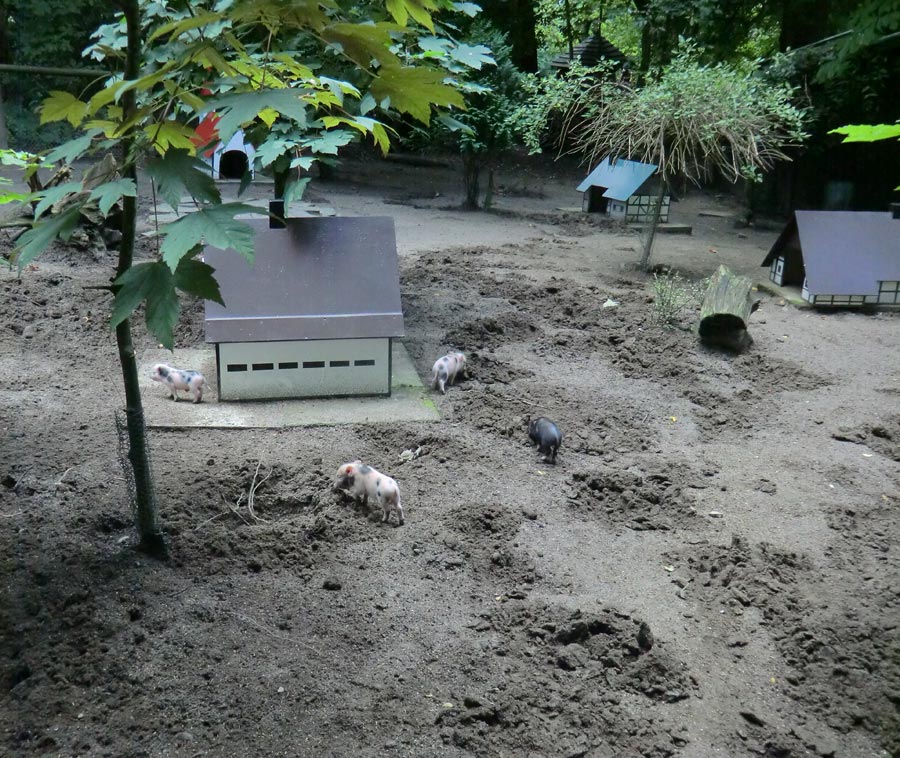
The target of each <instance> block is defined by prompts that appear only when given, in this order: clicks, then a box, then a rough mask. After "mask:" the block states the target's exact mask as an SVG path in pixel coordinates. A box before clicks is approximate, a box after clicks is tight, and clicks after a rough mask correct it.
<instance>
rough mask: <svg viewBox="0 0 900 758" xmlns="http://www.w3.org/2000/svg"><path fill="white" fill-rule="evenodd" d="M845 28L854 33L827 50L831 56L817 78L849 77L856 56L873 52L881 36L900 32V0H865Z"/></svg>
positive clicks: (847, 21) (824, 79) (822, 80)
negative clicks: (872, 49)
mask: <svg viewBox="0 0 900 758" xmlns="http://www.w3.org/2000/svg"><path fill="white" fill-rule="evenodd" d="M845 28H846V29H847V30H848V31H849V32H850V33H849V34H847V35H844V36H842V37H840V38H839V39H837V40H836V41H835V44H834V47H833V48H831V49H829V50H828V51H827V53H828V59H827V60H825V61H824V62H823V63H822V65H821V67H820V68H819V70H818V72H817V74H816V79H817V81H819V82H826V81H828V80H831V79H842V78H846V77H847V75H848V74H850V73H851V72H852V67H853V59H854V58H855V57H856V56H858V55H859V54H860V53H862V52H864V51H865V52H866V53H870V49H871V48H872V46H873V45H875V44H876V43H877V42H878V41H879V40H880V39H881V38H883V37H886V36H887V35H889V34H894V33H896V32H898V31H900V0H863V2H860V3H859V4H858V5H857V7H856V8H855V9H854V10H853V12H852V13H851V14H850V16H849V18H847V20H846V26H845ZM895 71H896V70H895Z"/></svg>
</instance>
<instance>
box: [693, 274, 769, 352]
mask: <svg viewBox="0 0 900 758" xmlns="http://www.w3.org/2000/svg"><path fill="white" fill-rule="evenodd" d="M752 287H753V282H752V281H751V280H750V279H749V278H748V277H746V276H738V275H737V274H735V273H734V272H733V271H731V269H729V268H728V267H727V266H719V268H718V270H717V271H716V273H715V274H713V275H712V278H711V279H710V281H709V288H708V289H707V290H706V295H705V296H704V298H703V305H702V306H701V308H700V326H699V329H698V332H699V334H700V340H701V342H703V343H705V344H707V345H713V346H715V347H722V348H726V349H728V350H734V351H737V352H741V351H743V350H745V349H747V348H748V347H750V345H751V344H752V342H753V338H752V337H751V336H750V333H749V332H748V331H747V319H748V318H750V314H751V313H753V311H755V310H756V309H757V308H758V307H759V300H758V299H756V298H755V297H754V296H753V292H752Z"/></svg>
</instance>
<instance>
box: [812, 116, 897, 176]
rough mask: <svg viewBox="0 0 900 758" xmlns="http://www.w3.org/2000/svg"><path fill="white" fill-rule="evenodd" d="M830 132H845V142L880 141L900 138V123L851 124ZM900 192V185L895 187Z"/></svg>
mask: <svg viewBox="0 0 900 758" xmlns="http://www.w3.org/2000/svg"><path fill="white" fill-rule="evenodd" d="M828 133H829V134H843V135H844V139H843V141H844V142H880V141H881V140H885V139H893V138H894V137H897V138H898V139H900V123H897V124H874V125H872V124H851V125H849V126H839V127H838V128H837V129H832V130H831V131H830V132H828ZM894 191H895V192H900V186H897V187H894Z"/></svg>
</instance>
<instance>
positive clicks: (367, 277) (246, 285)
mask: <svg viewBox="0 0 900 758" xmlns="http://www.w3.org/2000/svg"><path fill="white" fill-rule="evenodd" d="M247 223H249V224H250V225H251V226H253V227H254V231H255V238H254V239H255V243H254V244H255V259H254V262H253V264H252V265H251V264H249V263H247V261H246V260H245V259H244V258H242V257H241V256H239V255H238V254H237V253H235V252H234V251H232V250H221V249H219V248H214V247H209V246H207V247H206V249H205V251H204V255H203V258H204V261H205V262H206V263H208V264H209V265H211V266H212V267H213V268H214V269H215V270H216V279H217V280H218V282H219V288H220V291H221V294H222V299H223V300H224V301H225V306H221V305H219V304H217V303H213V302H210V301H207V303H206V341H207V342H210V343H213V344H215V346H216V370H217V376H218V380H219V381H218V384H219V399H220V400H260V399H271V398H298V397H326V396H340V395H389V394H390V392H391V341H392V340H393V339H394V338H395V337H402V336H403V333H404V332H403V312H402V310H401V306H400V276H399V271H398V266H397V242H396V237H395V234H394V221H393V219H391V218H389V217H386V216H379V217H359V218H347V217H326V218H318V217H310V218H288V219H285V220H284V223H285V226H284V228H271V226H270V222H269V221H268V220H266V219H251V220H248V221H247Z"/></svg>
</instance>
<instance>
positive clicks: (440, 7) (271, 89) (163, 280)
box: [15, 0, 490, 345]
mask: <svg viewBox="0 0 900 758" xmlns="http://www.w3.org/2000/svg"><path fill="white" fill-rule="evenodd" d="M140 9H141V15H140V19H139V23H140V24H141V32H142V35H143V38H144V40H145V42H144V48H143V64H142V66H141V67H140V74H139V76H137V77H136V78H134V79H131V80H128V81H126V80H124V79H123V78H122V76H121V74H112V75H111V76H110V78H109V79H108V80H107V81H106V83H105V86H104V87H103V88H102V89H100V90H99V91H88V92H84V93H75V92H71V91H68V90H62V89H60V90H56V91H54V92H52V93H51V94H50V96H49V97H48V98H47V99H46V100H45V101H44V103H43V105H42V106H41V108H40V118H41V123H42V124H48V125H53V124H59V123H63V124H66V125H68V126H69V127H71V128H73V129H75V130H76V136H75V137H74V138H73V139H70V140H69V141H67V142H65V144H62V145H60V146H59V147H57V148H56V149H54V150H52V151H51V152H50V153H49V157H52V159H53V160H54V161H57V160H61V161H66V162H71V161H75V160H88V159H93V158H95V157H96V156H100V155H104V154H107V153H108V151H110V150H113V149H115V148H117V147H118V146H125V147H126V153H127V155H126V160H127V163H126V166H125V167H123V168H122V171H121V172H119V171H118V170H116V171H112V170H110V171H108V172H107V174H106V175H103V176H97V175H95V176H93V177H92V178H91V182H90V184H88V183H87V180H85V181H84V182H82V183H78V182H73V183H70V184H66V185H63V186H60V187H56V188H50V189H47V190H42V191H40V192H37V193H34V194H31V195H29V196H28V197H27V199H28V200H30V201H32V202H34V203H36V204H37V212H36V213H35V225H34V228H33V229H31V230H29V231H28V232H27V233H26V234H25V235H23V236H22V237H21V238H20V243H19V245H18V248H17V251H16V253H15V255H16V261H17V262H18V264H19V266H20V268H21V267H22V266H24V265H25V264H26V263H27V262H28V261H31V260H33V259H34V258H35V257H36V256H37V255H38V254H39V253H40V252H41V251H42V250H43V249H44V248H46V247H47V246H48V245H49V244H50V243H51V242H52V241H53V240H54V239H57V238H62V239H66V238H67V236H68V235H69V234H71V232H72V230H73V229H74V227H75V225H76V224H77V223H78V221H79V218H80V217H82V216H85V215H89V216H90V217H91V218H92V219H96V220H99V219H102V218H103V217H105V216H107V215H108V214H109V213H110V212H111V211H112V209H113V207H114V206H116V205H118V204H119V203H120V201H121V200H122V199H123V198H126V197H135V195H136V192H137V188H136V186H135V183H134V181H133V180H132V179H131V178H130V175H131V173H132V172H133V166H134V165H135V162H136V161H137V160H138V159H139V158H140V157H141V156H144V155H148V154H149V155H150V156H154V157H151V158H150V159H149V160H148V161H147V162H146V166H147V173H148V175H149V176H150V178H151V179H152V180H153V181H154V182H156V184H157V186H158V189H159V192H160V195H161V196H162V198H163V199H164V200H165V201H166V202H167V203H169V204H170V205H171V206H172V207H173V208H175V209H176V211H178V209H179V206H180V201H181V200H182V197H183V195H184V193H187V194H188V195H190V197H191V198H192V200H193V202H194V204H195V206H196V210H195V211H194V212H192V213H189V214H187V215H185V216H182V217H181V218H178V219H177V220H175V221H173V222H171V223H169V224H165V225H163V226H162V227H161V228H160V230H159V233H160V234H159V239H158V243H157V244H158V245H159V254H160V260H159V261H157V262H155V263H154V264H141V265H140V266H134V267H132V268H130V269H128V270H125V271H122V272H121V273H120V276H119V278H118V279H117V284H116V287H117V290H116V292H117V295H116V304H115V319H114V321H115V322H116V323H121V322H122V321H123V320H124V319H126V318H127V317H128V316H129V315H130V313H131V312H133V310H134V308H136V307H137V306H138V305H139V304H140V303H141V302H144V303H145V304H146V310H147V318H148V325H149V326H150V329H151V331H152V332H153V333H154V334H155V335H156V337H157V338H158V339H159V340H160V342H162V343H163V344H165V345H171V344H172V328H173V327H174V324H175V322H176V319H177V314H178V308H177V298H178V294H177V293H178V291H182V292H194V293H195V294H196V293H197V292H198V291H201V290H202V291H207V292H213V290H212V289H211V288H210V282H212V279H211V276H212V272H211V271H207V270H206V269H203V268H198V265H199V264H198V265H194V264H193V263H190V261H192V260H193V258H192V257H193V256H194V255H195V254H196V253H197V252H198V250H199V249H200V248H201V246H202V245H203V244H204V243H206V244H211V245H215V246H218V247H222V248H231V249H234V250H235V251H237V252H238V253H239V254H241V255H244V256H245V257H247V258H248V259H250V258H252V255H253V241H252V236H251V230H250V227H249V226H248V225H247V224H245V223H243V222H241V221H238V220H236V219H235V215H236V214H238V213H260V211H259V210H258V209H256V208H253V207H251V206H247V205H241V204H230V205H223V204H222V203H221V197H220V195H219V192H218V190H217V188H216V187H215V185H214V183H213V182H212V180H211V179H210V177H209V175H208V170H207V169H206V167H205V166H204V165H203V164H202V163H201V162H200V161H199V160H198V159H197V157H196V149H197V146H196V145H195V144H194V139H195V133H194V126H195V124H196V123H197V122H198V121H199V119H200V118H201V117H202V116H203V115H204V114H206V113H207V112H209V111H211V110H212V111H215V112H216V114H217V116H218V117H219V121H218V123H217V129H218V132H219V136H220V137H221V138H222V139H225V140H227V139H228V138H229V137H230V136H231V135H232V134H234V133H235V132H236V131H237V130H239V129H242V130H244V133H245V135H246V137H247V138H248V139H249V140H250V141H251V142H252V143H253V144H254V146H255V147H256V148H257V151H256V155H255V160H256V162H257V165H256V168H257V170H261V169H263V168H266V167H270V168H271V169H272V170H274V171H275V172H276V173H279V174H280V175H282V176H283V177H285V181H284V182H283V186H284V187H285V193H284V199H285V201H286V202H290V201H291V200H292V199H298V198H299V197H301V196H302V192H303V188H304V187H305V186H306V183H307V181H308V178H307V177H304V176H303V175H302V174H301V173H300V172H302V171H306V170H308V169H309V167H310V166H311V165H312V163H313V162H314V161H316V160H319V159H322V158H325V159H330V156H335V155H337V153H338V151H339V149H340V148H341V147H343V146H344V145H347V144H349V143H350V142H351V141H353V140H355V139H358V138H360V137H371V138H372V139H373V141H374V142H375V143H376V144H377V145H378V146H379V147H380V148H381V149H382V150H384V151H386V150H387V149H388V147H389V145H390V131H391V130H390V129H389V128H388V127H387V126H385V125H384V124H383V123H381V122H380V121H379V120H378V118H377V114H378V113H392V114H397V113H400V114H406V115H409V116H410V117H412V118H414V119H417V120H418V121H420V122H422V123H423V124H426V125H427V124H428V123H429V122H430V120H431V117H432V113H433V110H434V109H435V108H438V109H440V108H453V109H456V110H457V111H458V110H461V109H463V108H464V106H465V103H464V100H463V95H462V91H463V89H464V86H463V84H462V83H461V80H462V79H463V78H464V75H465V72H466V71H468V70H470V69H471V70H474V71H477V70H479V69H481V68H482V67H483V66H484V65H485V64H486V63H488V62H490V57H489V52H490V51H489V50H488V49H487V48H485V47H483V46H481V45H473V44H468V43H460V42H458V41H456V40H455V39H454V38H453V36H452V35H448V34H447V30H448V29H449V28H450V27H448V26H446V25H444V23H443V22H441V21H440V20H439V16H440V15H441V14H442V13H447V12H451V13H452V12H457V13H463V14H470V13H473V12H474V8H473V7H471V6H469V5H468V4H456V3H454V2H452V0H388V1H387V2H386V3H384V5H382V4H380V3H373V4H371V5H363V6H348V7H347V8H346V9H345V8H344V7H343V6H339V5H338V4H335V3H330V2H329V3H324V4H319V3H283V2H273V1H272V0H242V2H229V1H228V0H203V1H202V2H192V3H190V4H187V3H182V2H176V1H175V0H172V1H171V2H164V1H163V0H141V2H140ZM425 38H427V39H429V40H430V41H431V42H430V43H429V44H426V45H425V46H424V47H420V46H419V40H420V39H425ZM93 39H94V43H93V44H92V45H91V46H90V47H89V48H88V49H87V50H86V55H88V56H89V57H90V58H91V59H93V60H95V61H99V62H101V63H104V64H107V65H109V66H111V67H112V68H119V67H120V66H121V64H122V63H123V61H125V58H126V53H128V52H129V51H128V37H127V28H126V23H125V19H124V17H123V16H119V17H117V18H116V19H115V20H114V21H112V22H111V23H108V24H104V25H103V26H101V27H100V28H99V29H98V30H97V32H96V33H95V34H94V35H93ZM429 47H430V48H433V49H432V50H430V51H429V50H427V48H429ZM435 50H437V51H439V52H438V53H435ZM132 97H133V98H134V107H133V109H130V107H128V108H127V107H125V102H126V100H128V99H129V98H132ZM29 165H30V168H29V169H28V170H30V171H32V172H33V171H35V170H36V167H35V166H34V165H31V164H29ZM15 199H16V200H23V199H26V198H23V197H17V198H15ZM167 272H168V273H167ZM179 272H181V273H179ZM195 285H196V286H195ZM192 287H193V289H192ZM214 294H215V295H216V297H218V290H215V291H214Z"/></svg>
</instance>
